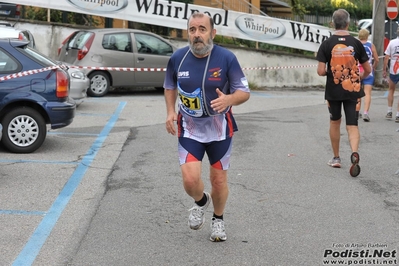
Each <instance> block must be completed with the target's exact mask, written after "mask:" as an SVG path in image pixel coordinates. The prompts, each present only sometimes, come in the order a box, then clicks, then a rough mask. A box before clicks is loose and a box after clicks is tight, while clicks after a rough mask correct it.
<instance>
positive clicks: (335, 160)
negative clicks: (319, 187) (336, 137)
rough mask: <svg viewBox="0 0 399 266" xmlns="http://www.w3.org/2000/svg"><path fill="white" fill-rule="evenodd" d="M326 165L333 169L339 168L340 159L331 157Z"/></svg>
mask: <svg viewBox="0 0 399 266" xmlns="http://www.w3.org/2000/svg"><path fill="white" fill-rule="evenodd" d="M327 164H328V165H329V166H331V167H334V168H341V158H339V157H333V158H332V159H331V160H329V161H328V163H327Z"/></svg>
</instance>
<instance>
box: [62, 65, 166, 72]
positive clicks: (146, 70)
mask: <svg viewBox="0 0 399 266" xmlns="http://www.w3.org/2000/svg"><path fill="white" fill-rule="evenodd" d="M69 67H70V68H79V69H90V70H93V69H94V70H109V71H133V72H164V71H166V68H155V67H154V68H137V67H136V68H130V67H86V66H69Z"/></svg>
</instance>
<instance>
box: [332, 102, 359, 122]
mask: <svg viewBox="0 0 399 266" xmlns="http://www.w3.org/2000/svg"><path fill="white" fill-rule="evenodd" d="M327 104H328V111H329V112H330V120H332V121H337V120H339V119H341V117H342V106H343V107H344V113H345V120H346V125H347V126H357V125H358V118H359V109H360V98H359V99H356V100H344V101H327Z"/></svg>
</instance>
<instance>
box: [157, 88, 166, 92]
mask: <svg viewBox="0 0 399 266" xmlns="http://www.w3.org/2000/svg"><path fill="white" fill-rule="evenodd" d="M155 89H156V90H157V91H159V92H163V91H164V90H165V89H164V88H163V87H155Z"/></svg>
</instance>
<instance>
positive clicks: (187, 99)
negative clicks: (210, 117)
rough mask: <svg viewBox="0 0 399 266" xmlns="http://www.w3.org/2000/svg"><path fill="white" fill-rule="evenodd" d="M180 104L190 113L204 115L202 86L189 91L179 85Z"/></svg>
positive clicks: (195, 115)
mask: <svg viewBox="0 0 399 266" xmlns="http://www.w3.org/2000/svg"><path fill="white" fill-rule="evenodd" d="M179 104H180V108H181V109H182V110H183V111H184V112H185V113H187V114H188V115H191V116H194V117H201V116H202V115H203V110H202V91H201V88H198V89H196V90H195V91H193V92H192V93H187V92H185V91H183V90H182V89H181V88H180V87H179Z"/></svg>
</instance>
